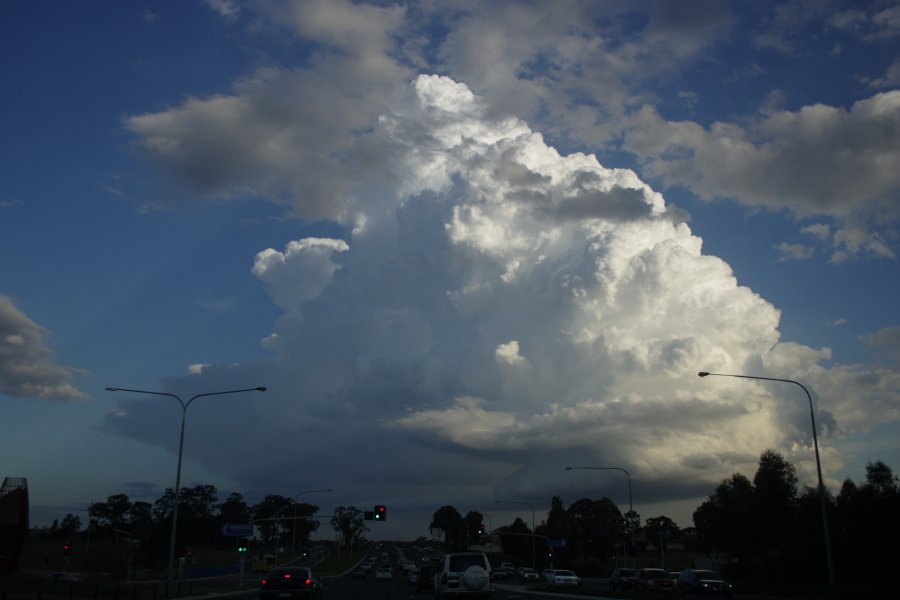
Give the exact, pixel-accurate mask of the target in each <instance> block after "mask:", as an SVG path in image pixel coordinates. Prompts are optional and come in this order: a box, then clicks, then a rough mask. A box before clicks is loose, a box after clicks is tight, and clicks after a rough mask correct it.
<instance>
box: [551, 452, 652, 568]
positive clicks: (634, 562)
mask: <svg viewBox="0 0 900 600" xmlns="http://www.w3.org/2000/svg"><path fill="white" fill-rule="evenodd" d="M573 469H579V470H582V469H583V470H591V471H622V472H623V473H625V477H627V478H628V512H629V513H631V515H632V516H634V502H633V501H632V499H631V475H629V473H628V471H626V470H625V469H623V468H622V467H566V471H571V470H573ZM628 529H630V530H631V566H632V567H634V568H637V557H636V556H635V554H634V523H632V524H631V526H630V527H629V528H628Z"/></svg>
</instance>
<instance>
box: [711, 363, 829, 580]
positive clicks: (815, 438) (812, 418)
mask: <svg viewBox="0 0 900 600" xmlns="http://www.w3.org/2000/svg"><path fill="white" fill-rule="evenodd" d="M697 375H698V376H700V377H708V376H710V375H713V376H716V377H737V378H739V379H761V380H763V381H779V382H781V383H793V384H794V385H798V386H800V388H801V389H802V390H803V391H804V392H806V397H807V399H808V400H809V420H810V422H811V423H812V434H813V448H814V449H815V451H816V472H817V473H818V475H819V506H820V507H821V510H822V529H823V531H824V533H825V560H826V561H827V562H828V585H829V587H830V589H832V590H833V589H834V563H833V561H832V558H831V534H830V533H829V531H828V511H827V510H826V507H825V484H824V483H823V482H822V461H821V460H820V459H819V438H818V435H817V434H816V416H815V413H814V412H813V401H812V396H811V395H810V394H809V390H808V389H806V387H805V386H804V385H803V384H802V383H800V382H799V381H794V380H793V379H778V378H775V377H759V376H756V375H732V374H729V373H709V372H707V371H700V372H699V373H697Z"/></svg>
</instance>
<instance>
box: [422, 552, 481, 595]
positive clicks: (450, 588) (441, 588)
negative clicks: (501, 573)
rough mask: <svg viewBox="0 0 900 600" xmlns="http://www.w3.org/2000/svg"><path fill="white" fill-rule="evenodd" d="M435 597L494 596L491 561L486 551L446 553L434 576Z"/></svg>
mask: <svg viewBox="0 0 900 600" xmlns="http://www.w3.org/2000/svg"><path fill="white" fill-rule="evenodd" d="M434 597H435V599H436V600H441V599H442V598H493V597H494V584H493V582H492V581H491V563H490V561H488V557H487V556H486V555H485V554H484V552H453V553H450V554H445V555H444V558H443V560H442V561H441V566H440V570H439V571H438V572H437V573H436V574H435V576H434Z"/></svg>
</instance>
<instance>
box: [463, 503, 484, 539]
mask: <svg viewBox="0 0 900 600" xmlns="http://www.w3.org/2000/svg"><path fill="white" fill-rule="evenodd" d="M463 522H464V523H465V534H466V540H468V541H469V543H471V540H476V539H478V538H479V537H480V534H479V533H478V530H479V529H481V524H482V523H483V522H484V515H482V514H481V513H480V512H478V511H477V510H470V511H469V512H467V513H466V516H465V518H464V519H463Z"/></svg>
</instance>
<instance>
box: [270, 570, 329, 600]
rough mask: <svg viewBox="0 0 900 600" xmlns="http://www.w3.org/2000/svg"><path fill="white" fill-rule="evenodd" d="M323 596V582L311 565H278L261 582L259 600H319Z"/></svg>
mask: <svg viewBox="0 0 900 600" xmlns="http://www.w3.org/2000/svg"><path fill="white" fill-rule="evenodd" d="M321 597H322V584H321V582H320V581H319V580H318V579H316V578H315V576H314V575H313V572H312V569H310V568H309V567H278V568H275V569H272V570H271V571H269V572H268V573H266V575H265V577H263V578H262V581H261V582H260V588H259V600H280V599H281V598H294V599H296V598H300V599H302V600H318V599H320V598H321Z"/></svg>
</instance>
